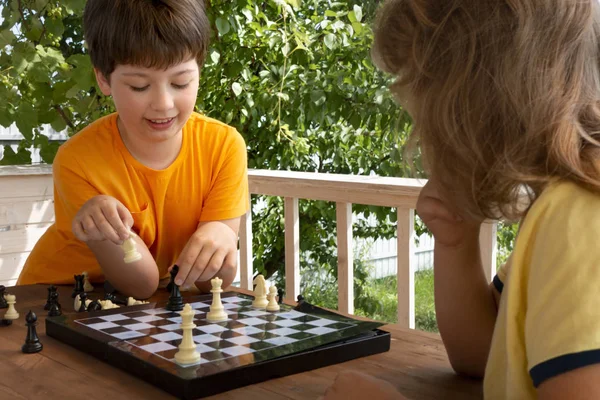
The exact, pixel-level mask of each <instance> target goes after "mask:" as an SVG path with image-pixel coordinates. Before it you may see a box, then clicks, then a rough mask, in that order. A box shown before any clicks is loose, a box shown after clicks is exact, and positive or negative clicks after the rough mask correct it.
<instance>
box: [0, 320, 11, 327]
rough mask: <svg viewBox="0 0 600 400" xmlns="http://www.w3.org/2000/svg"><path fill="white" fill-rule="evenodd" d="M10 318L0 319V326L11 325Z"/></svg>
mask: <svg viewBox="0 0 600 400" xmlns="http://www.w3.org/2000/svg"><path fill="white" fill-rule="evenodd" d="M11 325H12V319H0V328H1V327H3V326H11Z"/></svg>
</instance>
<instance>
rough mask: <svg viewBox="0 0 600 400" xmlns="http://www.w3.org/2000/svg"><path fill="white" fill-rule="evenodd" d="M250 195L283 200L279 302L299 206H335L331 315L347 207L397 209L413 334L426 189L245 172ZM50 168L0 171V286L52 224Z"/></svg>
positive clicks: (485, 253)
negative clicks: (418, 230)
mask: <svg viewBox="0 0 600 400" xmlns="http://www.w3.org/2000/svg"><path fill="white" fill-rule="evenodd" d="M248 175H249V176H248V178H249V186H250V192H251V193H252V194H257V195H259V194H263V195H270V196H280V197H283V198H284V218H285V276H286V290H285V293H286V298H288V299H291V300H294V299H296V297H297V296H298V294H300V229H299V227H300V223H301V221H300V220H299V210H298V200H299V199H309V200H323V201H331V202H335V203H336V221H337V238H338V309H339V311H341V312H346V313H353V312H354V290H353V282H354V272H353V251H352V247H353V240H352V204H366V205H376V206H387V207H394V208H396V213H397V217H398V221H397V249H398V250H397V251H398V257H397V277H398V323H399V324H400V325H402V326H405V327H410V328H414V319H415V318H414V310H415V304H414V264H415V263H414V257H413V256H412V254H413V251H412V247H413V243H414V240H413V239H414V238H413V227H414V208H415V206H416V202H417V198H418V195H419V192H420V190H421V188H422V186H423V185H424V183H425V181H420V180H416V179H406V178H383V177H377V176H355V175H338V174H317V173H310V172H289V171H267V170H251V171H249V173H248ZM52 194H53V192H52V171H51V167H50V166H23V167H14V166H11V167H0V284H2V282H7V283H9V284H10V283H14V280H15V279H16V277H17V276H18V273H19V272H20V268H22V264H23V262H24V260H25V258H26V255H27V254H28V253H29V252H30V251H31V248H32V247H33V244H35V242H36V241H37V239H38V238H39V237H40V236H41V234H42V233H43V232H44V231H45V229H46V228H47V227H48V226H49V225H50V224H51V223H52V221H53V220H54V210H53V207H52ZM480 241H481V253H482V254H481V255H482V260H483V264H484V267H485V272H486V275H487V277H488V279H491V277H492V276H493V274H494V272H495V265H496V260H495V257H496V224H494V223H486V224H484V225H483V228H482V231H481V236H480ZM252 259H253V258H252V215H251V214H248V215H247V216H245V217H244V218H243V219H242V224H241V229H240V278H241V283H240V285H241V287H242V288H246V289H250V288H252V277H253V273H254V271H253V268H252Z"/></svg>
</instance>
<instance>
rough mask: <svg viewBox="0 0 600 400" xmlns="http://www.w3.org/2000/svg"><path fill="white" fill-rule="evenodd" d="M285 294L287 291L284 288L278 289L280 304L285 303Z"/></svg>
mask: <svg viewBox="0 0 600 400" xmlns="http://www.w3.org/2000/svg"><path fill="white" fill-rule="evenodd" d="M284 294H285V291H284V290H283V288H279V289H277V296H279V304H283V296H284Z"/></svg>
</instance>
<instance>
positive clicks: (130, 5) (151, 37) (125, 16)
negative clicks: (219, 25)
mask: <svg viewBox="0 0 600 400" xmlns="http://www.w3.org/2000/svg"><path fill="white" fill-rule="evenodd" d="M83 28H84V33H85V40H86V43H87V47H88V51H89V53H90V57H91V59H92V64H93V65H94V67H95V68H97V69H98V70H99V71H100V72H101V73H102V74H103V75H104V76H105V77H106V78H107V79H109V78H110V74H111V73H112V72H113V71H114V70H115V67H116V66H117V65H119V64H131V65H137V66H142V67H147V68H159V69H160V68H164V69H166V68H169V67H171V66H173V65H176V64H178V63H180V62H184V61H187V60H189V59H192V58H195V59H196V61H197V62H198V66H202V64H203V63H204V60H205V58H206V53H207V49H208V46H209V39H210V25H209V22H208V18H207V16H206V12H205V6H204V0H88V1H87V3H86V5H85V10H84V14H83Z"/></svg>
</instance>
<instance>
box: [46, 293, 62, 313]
mask: <svg viewBox="0 0 600 400" xmlns="http://www.w3.org/2000/svg"><path fill="white" fill-rule="evenodd" d="M59 315H62V307H61V306H60V303H59V302H58V292H57V291H56V288H55V289H54V290H53V291H52V292H51V293H50V309H49V311H48V316H49V317H58V316H59Z"/></svg>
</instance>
